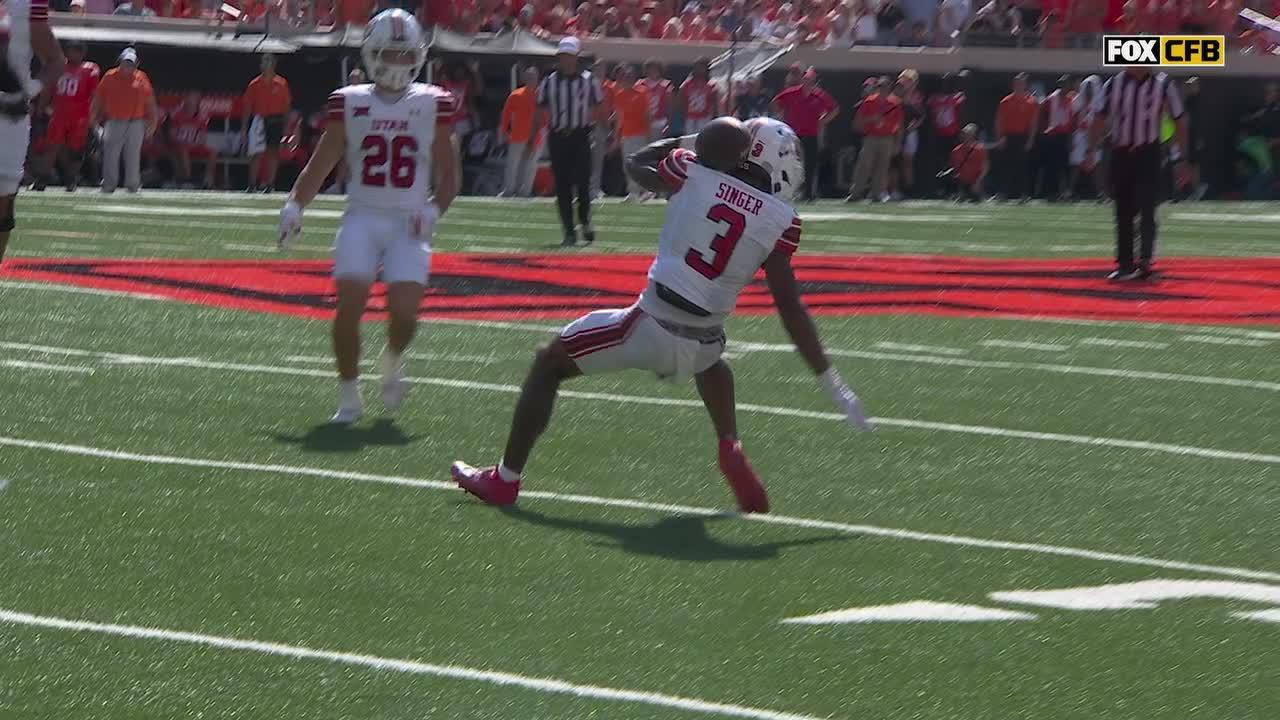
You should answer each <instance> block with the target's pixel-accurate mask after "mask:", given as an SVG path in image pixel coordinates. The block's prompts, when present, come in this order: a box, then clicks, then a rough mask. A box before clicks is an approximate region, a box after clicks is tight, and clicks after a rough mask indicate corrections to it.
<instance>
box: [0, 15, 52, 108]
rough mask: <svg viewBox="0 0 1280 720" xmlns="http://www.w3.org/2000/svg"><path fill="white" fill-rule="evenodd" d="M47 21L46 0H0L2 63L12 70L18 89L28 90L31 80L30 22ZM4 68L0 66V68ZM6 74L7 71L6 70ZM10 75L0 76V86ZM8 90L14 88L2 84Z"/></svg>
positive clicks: (31, 86) (1, 70) (31, 87)
mask: <svg viewBox="0 0 1280 720" xmlns="http://www.w3.org/2000/svg"><path fill="white" fill-rule="evenodd" d="M48 22H49V2H48V0H4V1H3V2H0V46H3V47H4V48H5V58H4V65H5V66H7V68H9V69H11V70H12V73H13V76H14V78H13V79H16V80H17V82H18V83H19V84H20V85H21V88H20V89H21V90H22V91H25V92H27V93H31V92H32V91H33V90H34V88H35V82H34V80H33V79H32V77H31V55H32V53H31V26H32V25H34V24H37V23H46V24H47V23H48ZM3 71H5V68H0V72H3ZM6 74H7V73H6ZM10 81H11V80H10V78H7V77H6V78H2V79H0V87H3V86H6V85H8V84H9V82H10ZM5 89H6V90H7V91H8V92H16V91H17V90H18V89H17V88H15V89H9V88H5Z"/></svg>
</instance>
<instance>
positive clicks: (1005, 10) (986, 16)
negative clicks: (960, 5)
mask: <svg viewBox="0 0 1280 720" xmlns="http://www.w3.org/2000/svg"><path fill="white" fill-rule="evenodd" d="M964 34H965V37H966V39H967V40H968V42H969V43H970V44H973V45H1001V46H1006V45H1008V46H1012V45H1016V44H1017V42H1018V40H1017V38H1018V36H1019V35H1021V34H1022V13H1020V12H1018V9H1017V8H1015V7H1011V6H1010V5H1009V3H1008V1H1007V0H991V2H989V3H987V4H986V5H983V6H982V7H981V8H980V9H979V10H978V11H977V12H976V13H974V14H973V17H972V18H970V19H969V23H968V25H967V26H966V27H965V30H964Z"/></svg>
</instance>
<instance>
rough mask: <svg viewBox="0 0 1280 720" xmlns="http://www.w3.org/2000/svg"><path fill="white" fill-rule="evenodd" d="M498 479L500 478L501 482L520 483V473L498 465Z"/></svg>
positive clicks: (500, 464)
mask: <svg viewBox="0 0 1280 720" xmlns="http://www.w3.org/2000/svg"><path fill="white" fill-rule="evenodd" d="M498 477H500V478H502V482H509V483H513V482H520V477H521V476H520V473H518V472H516V471H515V470H512V469H511V468H509V467H507V466H506V465H504V464H502V463H498Z"/></svg>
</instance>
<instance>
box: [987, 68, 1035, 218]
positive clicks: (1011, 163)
mask: <svg viewBox="0 0 1280 720" xmlns="http://www.w3.org/2000/svg"><path fill="white" fill-rule="evenodd" d="M1039 119H1040V103H1039V101H1037V100H1036V98H1035V96H1034V95H1032V94H1031V93H1030V92H1028V91H1027V74H1026V73H1018V74H1017V75H1015V76H1014V78H1013V92H1011V93H1009V94H1008V95H1006V96H1005V98H1004V99H1003V100H1001V101H1000V107H999V109H998V110H996V146H997V147H999V148H1000V149H1001V151H1002V153H1001V155H1002V157H1001V169H1000V170H1001V172H1000V174H1001V175H1002V176H1003V177H1004V188H1003V190H1004V194H1005V197H1008V198H1014V197H1018V198H1024V199H1025V198H1026V197H1027V195H1028V192H1029V191H1030V188H1031V177H1030V169H1031V163H1030V161H1029V159H1028V154H1029V153H1030V152H1031V146H1032V143H1034V142H1035V137H1036V129H1037V125H1038V123H1039Z"/></svg>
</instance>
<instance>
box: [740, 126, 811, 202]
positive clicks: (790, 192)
mask: <svg viewBox="0 0 1280 720" xmlns="http://www.w3.org/2000/svg"><path fill="white" fill-rule="evenodd" d="M746 126H747V131H748V132H750V133H751V147H750V149H748V150H747V162H753V163H755V164H757V165H759V166H760V167H762V168H764V169H765V170H767V171H768V173H769V177H770V178H772V180H773V194H774V195H775V196H777V197H779V198H782V199H783V200H786V201H787V202H791V201H792V200H793V199H795V196H796V193H797V192H799V190H800V188H802V187H804V154H803V153H804V148H803V147H802V146H801V145H800V138H798V137H796V133H795V131H794V130H792V129H791V126H790V125H788V124H786V123H784V122H782V121H781V120H774V119H773V118H752V119H750V120H748V121H747V122H746Z"/></svg>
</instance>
